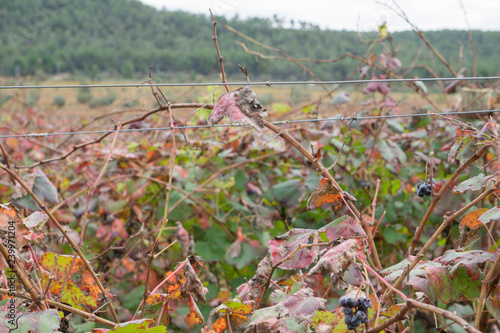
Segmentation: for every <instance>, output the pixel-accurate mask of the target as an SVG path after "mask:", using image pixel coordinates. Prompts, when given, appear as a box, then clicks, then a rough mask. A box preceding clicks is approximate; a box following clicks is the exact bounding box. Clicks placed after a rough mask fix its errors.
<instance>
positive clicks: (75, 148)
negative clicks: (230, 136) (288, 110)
mask: <svg viewBox="0 0 500 333" xmlns="http://www.w3.org/2000/svg"><path fill="white" fill-rule="evenodd" d="M202 106H204V107H206V108H207V109H211V108H213V107H214V104H206V103H177V104H171V105H170V108H171V109H175V108H178V109H184V108H199V107H202ZM165 110H168V107H167V106H162V107H156V108H154V109H152V110H149V111H147V112H146V113H144V114H142V115H141V116H139V117H136V118H133V119H130V120H127V121H124V122H121V124H122V126H126V125H129V124H132V123H135V122H137V121H141V120H144V119H146V118H148V117H149V116H151V115H153V114H155V113H158V112H161V111H165ZM111 133H112V132H108V133H105V134H103V135H101V136H100V137H98V138H97V139H94V140H90V141H86V142H83V143H80V144H78V145H75V146H73V147H72V149H71V150H70V151H68V152H67V153H65V154H63V155H60V156H57V157H52V158H47V159H44V160H41V161H38V162H36V163H33V164H31V165H21V166H16V168H18V169H32V168H34V167H37V166H39V165H43V164H49V163H52V162H56V161H61V160H65V159H66V158H68V157H69V156H70V155H72V154H73V153H75V152H76V151H78V150H80V149H82V148H84V147H87V146H91V145H94V144H97V143H100V142H101V141H102V140H104V139H105V138H106V137H107V136H109V135H110V134H111Z"/></svg>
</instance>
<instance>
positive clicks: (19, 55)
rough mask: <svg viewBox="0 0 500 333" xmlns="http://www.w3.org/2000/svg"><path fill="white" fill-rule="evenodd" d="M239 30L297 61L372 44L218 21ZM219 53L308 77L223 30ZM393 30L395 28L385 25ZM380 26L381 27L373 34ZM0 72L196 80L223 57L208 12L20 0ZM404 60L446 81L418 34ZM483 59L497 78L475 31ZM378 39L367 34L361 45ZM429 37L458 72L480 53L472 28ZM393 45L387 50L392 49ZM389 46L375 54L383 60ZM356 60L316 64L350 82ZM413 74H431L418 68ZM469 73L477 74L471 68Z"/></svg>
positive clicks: (353, 36) (288, 26)
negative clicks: (151, 71)
mask: <svg viewBox="0 0 500 333" xmlns="http://www.w3.org/2000/svg"><path fill="white" fill-rule="evenodd" d="M214 14H215V15H216V19H217V21H218V22H219V23H227V24H228V25H230V26H232V27H234V28H236V29H237V30H239V31H241V32H242V33H244V34H246V35H248V36H250V37H252V38H254V39H256V40H258V41H259V42H262V43H264V44H267V45H270V46H273V47H275V48H278V49H280V50H283V51H284V52H286V53H288V54H289V55H290V56H292V57H297V58H314V59H333V58H336V57H339V56H340V55H342V54H344V53H347V52H349V53H352V54H354V55H359V56H363V55H364V53H365V52H366V50H367V48H368V44H363V43H361V42H360V39H359V36H358V34H357V33H356V32H353V31H332V30H322V29H320V28H319V27H317V26H315V25H312V24H309V23H305V22H292V21H291V22H284V21H283V20H282V19H279V18H277V17H275V19H259V18H252V19H245V20H242V19H239V18H237V17H234V18H225V17H217V13H214ZM217 28H218V37H219V44H220V47H221V50H222V52H223V56H224V59H225V64H226V71H227V72H228V74H229V75H232V74H233V75H238V74H239V73H240V70H239V69H238V64H241V65H244V66H246V68H247V69H248V70H249V73H250V74H251V78H252V79H254V80H255V79H262V80H268V79H271V80H278V79H307V78H309V77H308V76H307V74H306V73H304V72H303V71H302V70H301V69H300V68H298V67H297V66H296V65H295V64H293V63H291V62H284V61H278V60H273V59H262V58H259V57H258V56H255V55H252V54H249V53H246V52H245V51H244V50H243V48H242V47H241V46H240V45H237V44H236V43H235V41H240V42H245V44H246V45H247V46H248V47H249V48H250V49H252V50H254V51H257V52H260V53H262V54H266V55H276V54H273V53H271V51H269V50H266V49H263V48H260V47H258V46H256V45H253V44H250V43H249V42H247V41H245V40H244V39H243V38H241V37H239V36H237V35H236V34H234V33H233V32H231V31H229V30H228V29H226V28H224V26H223V25H222V24H218V25H217ZM388 28H389V31H390V26H389V27H388ZM376 29H377V27H374V31H375V30H376ZM0 32H1V33H0V40H1V43H2V47H1V48H0V75H9V76H11V75H14V69H15V67H16V66H18V68H19V69H20V71H21V74H22V75H33V74H36V73H38V72H42V73H47V74H55V73H58V72H70V73H75V74H83V75H85V76H89V77H96V76H97V75H98V74H99V73H107V74H109V75H121V76H122V77H125V78H136V77H138V75H141V77H144V75H145V74H146V73H147V70H148V68H149V66H150V65H153V66H154V68H156V69H157V70H159V71H161V72H164V73H172V74H175V73H188V74H189V75H191V76H192V77H193V78H194V77H197V75H207V74H210V73H214V72H216V67H217V66H216V64H217V55H216V51H215V48H214V45H213V40H212V35H213V27H212V22H211V19H210V17H209V15H208V12H207V15H195V14H190V13H186V12H180V11H167V10H157V9H155V8H153V7H150V6H148V5H144V4H143V3H141V2H139V1H138V0H86V1H77V0H16V1H2V2H0ZM392 35H393V41H394V45H395V47H398V46H399V49H398V58H399V59H400V60H401V62H402V64H403V66H408V65H410V64H411V63H412V62H413V61H414V59H415V56H416V55H417V54H418V55H419V59H418V61H417V64H426V65H428V66H429V67H430V68H432V69H433V70H434V71H436V72H438V74H440V75H442V76H449V75H450V73H449V72H447V70H446V68H444V66H442V65H440V64H439V63H438V61H436V60H435V59H433V55H432V53H431V52H430V51H429V50H427V49H426V48H425V47H423V42H422V41H421V40H420V38H419V37H418V36H417V35H416V34H415V33H413V32H411V31H406V32H396V33H393V34H392ZM472 35H473V40H474V43H475V46H476V49H477V52H478V55H479V62H478V67H477V69H478V71H477V74H478V75H495V74H498V72H499V69H500V58H499V57H498V56H497V55H498V54H499V53H500V43H498V41H499V40H500V32H482V31H473V33H472ZM375 36H376V33H363V34H362V37H363V39H364V40H370V39H373V38H374V37H375ZM426 36H427V37H428V39H429V40H430V41H431V42H432V43H433V44H434V46H435V47H436V48H437V49H438V50H439V52H440V53H441V54H442V55H443V56H444V57H445V58H446V59H448V60H449V61H450V63H451V64H452V66H454V68H457V67H458V63H459V61H460V60H459V58H460V57H459V53H460V47H461V45H462V46H463V57H462V59H461V64H462V67H469V68H471V67H472V63H473V52H472V48H471V46H470V44H469V36H468V32H467V31H452V30H444V31H429V32H426ZM387 46H388V47H390V46H389V44H387ZM382 51H383V50H382V48H380V47H378V48H374V49H373V52H374V53H375V54H377V55H378V54H380V52H382ZM357 65H359V63H358V62H357V61H356V60H353V59H350V58H346V59H344V60H342V61H339V62H336V63H323V64H309V65H308V67H310V68H311V69H312V70H313V71H314V72H315V73H316V74H317V75H318V76H319V77H320V78H321V79H324V80H335V79H344V78H345V77H346V76H347V75H348V74H349V73H350V72H351V71H352V70H353V69H355V68H356V66H357ZM413 71H414V72H412V73H411V74H410V75H419V76H430V74H429V73H428V72H427V70H426V69H425V68H422V67H419V68H416V69H414V70H413ZM467 74H471V71H469V72H468V73H467Z"/></svg>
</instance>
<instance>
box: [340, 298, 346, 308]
mask: <svg viewBox="0 0 500 333" xmlns="http://www.w3.org/2000/svg"><path fill="white" fill-rule="evenodd" d="M339 306H340V307H345V297H340V299H339Z"/></svg>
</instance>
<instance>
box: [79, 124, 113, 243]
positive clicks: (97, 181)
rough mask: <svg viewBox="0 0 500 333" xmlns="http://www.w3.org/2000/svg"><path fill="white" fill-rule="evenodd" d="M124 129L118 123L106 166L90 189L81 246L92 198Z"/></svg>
mask: <svg viewBox="0 0 500 333" xmlns="http://www.w3.org/2000/svg"><path fill="white" fill-rule="evenodd" d="M121 128H122V124H121V123H118V125H117V126H116V132H115V136H114V137H113V141H112V142H111V146H110V147H109V153H108V156H107V158H106V162H105V163H104V166H103V167H102V169H101V172H100V173H99V176H97V179H96V180H95V182H94V184H92V186H91V187H90V189H88V191H87V204H86V206H85V212H84V213H83V216H82V230H81V232H80V244H79V245H80V246H81V245H82V242H83V235H84V234H85V226H86V225H87V216H88V213H89V206H90V201H91V199H92V196H93V195H94V192H95V190H96V188H97V185H98V184H99V181H100V180H101V178H102V176H103V175H104V172H106V168H107V167H108V165H109V163H110V162H111V160H112V155H113V148H114V147H115V143H116V139H117V138H118V133H119V132H120V129H121Z"/></svg>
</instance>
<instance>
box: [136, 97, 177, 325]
mask: <svg viewBox="0 0 500 333" xmlns="http://www.w3.org/2000/svg"><path fill="white" fill-rule="evenodd" d="M167 107H168V113H169V115H170V127H171V129H172V154H171V155H170V169H169V170H168V183H167V185H166V190H167V194H166V198H165V210H164V212H163V218H162V221H161V227H160V231H158V235H157V236H156V240H155V242H154V244H153V247H152V248H151V252H150V253H149V254H148V270H147V274H146V281H145V289H144V294H143V302H142V312H141V318H143V317H144V314H145V308H146V299H147V298H148V296H149V295H150V294H149V291H148V287H149V277H150V275H151V274H150V273H151V270H152V268H153V261H154V259H155V258H156V257H157V256H155V252H156V248H157V247H158V243H159V242H160V237H161V235H162V233H163V230H164V229H165V227H166V226H167V223H168V213H169V210H168V205H169V202H170V192H171V190H172V178H173V174H174V167H175V158H176V155H177V146H176V144H175V124H174V121H173V118H172V109H171V108H170V103H169V102H168V103H167ZM161 252H163V251H161Z"/></svg>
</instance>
